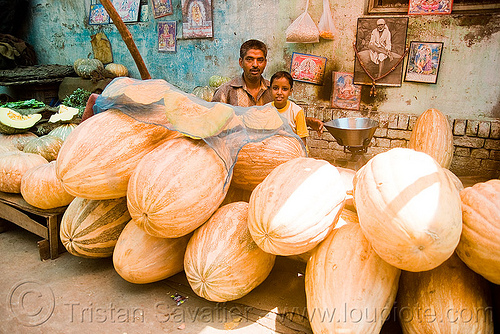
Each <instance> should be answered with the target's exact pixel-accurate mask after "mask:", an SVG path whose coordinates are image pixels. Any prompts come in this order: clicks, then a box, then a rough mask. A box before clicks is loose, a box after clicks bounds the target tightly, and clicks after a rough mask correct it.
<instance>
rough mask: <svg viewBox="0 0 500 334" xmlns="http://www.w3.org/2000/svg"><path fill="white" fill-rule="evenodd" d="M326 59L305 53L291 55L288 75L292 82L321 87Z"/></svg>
mask: <svg viewBox="0 0 500 334" xmlns="http://www.w3.org/2000/svg"><path fill="white" fill-rule="evenodd" d="M326 61H327V58H325V57H320V56H315V55H311V54H305V53H298V52H293V53H292V59H291V62H290V74H291V75H292V78H293V80H295V81H301V82H307V83H311V84H315V85H322V84H323V80H324V77H325V68H326Z"/></svg>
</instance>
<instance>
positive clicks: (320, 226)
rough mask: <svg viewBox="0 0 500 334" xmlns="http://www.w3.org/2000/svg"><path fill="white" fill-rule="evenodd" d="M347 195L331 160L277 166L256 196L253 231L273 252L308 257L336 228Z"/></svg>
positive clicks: (260, 243)
mask: <svg viewBox="0 0 500 334" xmlns="http://www.w3.org/2000/svg"><path fill="white" fill-rule="evenodd" d="M345 197H346V191H345V186H344V183H343V181H342V178H341V177H340V174H339V172H338V170H337V168H336V167H334V166H333V165H331V164H330V163H328V162H327V161H325V160H319V159H314V158H295V159H292V160H289V161H287V162H285V163H283V164H281V165H279V166H278V167H276V168H275V169H274V170H273V171H272V172H271V173H270V174H269V175H268V176H267V177H266V178H265V179H264V181H262V182H261V183H260V184H259V185H258V186H257V187H256V188H255V189H254V191H253V192H252V195H251V196H250V202H249V213H248V227H249V229H250V233H251V234H252V237H253V238H254V240H255V242H256V243H257V245H258V246H259V247H260V248H262V249H263V250H264V251H266V252H268V253H271V254H275V255H298V254H302V253H305V252H307V251H309V250H311V249H313V248H314V247H315V246H316V245H318V244H319V243H320V242H321V241H322V240H323V239H324V238H325V237H326V236H327V235H328V233H329V232H330V231H331V230H332V229H333V227H334V226H335V224H336V223H337V220H338V218H339V215H340V212H341V211H342V209H343V207H344V202H345Z"/></svg>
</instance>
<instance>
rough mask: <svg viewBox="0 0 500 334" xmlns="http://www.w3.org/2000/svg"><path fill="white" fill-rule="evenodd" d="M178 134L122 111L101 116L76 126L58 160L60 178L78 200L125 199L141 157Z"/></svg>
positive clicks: (57, 170)
mask: <svg viewBox="0 0 500 334" xmlns="http://www.w3.org/2000/svg"><path fill="white" fill-rule="evenodd" d="M178 135H179V134H178V133H177V132H174V131H171V130H168V129H166V128H164V127H162V126H158V125H152V124H146V123H142V122H139V121H136V120H134V119H133V118H132V117H130V116H127V115H125V114H124V113H122V112H121V111H119V110H108V111H105V112H102V113H99V114H97V115H94V116H92V117H91V118H89V119H88V120H86V121H85V122H83V123H81V124H80V125H79V126H78V127H76V128H75V129H74V130H73V131H72V132H71V133H70V134H69V135H68V137H67V138H66V140H65V141H64V143H63V145H62V147H61V149H60V151H59V155H58V157H57V163H56V173H57V177H58V178H59V179H60V180H61V181H62V183H63V186H64V189H66V191H67V192H68V193H70V194H71V195H73V196H76V197H82V198H88V199H96V200H97V199H113V198H120V197H124V196H125V195H126V194H127V184H128V180H129V178H130V175H131V174H132V172H133V171H134V169H135V167H136V166H137V164H138V163H139V161H140V160H141V158H142V157H144V156H145V155H146V154H147V153H149V152H150V151H152V150H153V149H154V148H155V147H157V146H158V145H159V144H161V143H162V142H163V141H165V140H167V139H169V138H172V137H176V136H178Z"/></svg>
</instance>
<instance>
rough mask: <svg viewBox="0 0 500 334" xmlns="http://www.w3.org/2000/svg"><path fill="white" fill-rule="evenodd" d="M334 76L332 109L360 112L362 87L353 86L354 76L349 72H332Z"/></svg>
mask: <svg viewBox="0 0 500 334" xmlns="http://www.w3.org/2000/svg"><path fill="white" fill-rule="evenodd" d="M332 76H333V85H332V86H333V90H332V107H333V108H340V109H349V110H359V105H360V102H361V86H359V85H354V84H353V82H354V74H353V73H347V72H332Z"/></svg>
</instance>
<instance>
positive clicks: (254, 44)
mask: <svg viewBox="0 0 500 334" xmlns="http://www.w3.org/2000/svg"><path fill="white" fill-rule="evenodd" d="M250 49H254V50H261V51H262V52H263V53H264V57H266V58H267V46H266V44H265V43H264V42H261V41H259V40H257V39H249V40H248V41H246V42H244V43H243V44H241V47H240V58H241V59H243V58H245V55H246V54H247V52H248V50H250Z"/></svg>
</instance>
